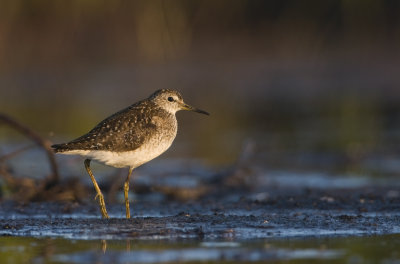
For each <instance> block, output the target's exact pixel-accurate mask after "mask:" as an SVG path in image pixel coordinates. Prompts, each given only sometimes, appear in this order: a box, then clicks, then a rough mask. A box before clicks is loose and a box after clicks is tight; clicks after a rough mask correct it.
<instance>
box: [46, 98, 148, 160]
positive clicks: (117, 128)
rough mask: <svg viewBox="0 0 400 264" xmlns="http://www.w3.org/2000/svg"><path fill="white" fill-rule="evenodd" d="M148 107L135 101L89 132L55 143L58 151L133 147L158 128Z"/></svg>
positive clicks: (133, 148) (128, 148)
mask: <svg viewBox="0 0 400 264" xmlns="http://www.w3.org/2000/svg"><path fill="white" fill-rule="evenodd" d="M145 109H146V108H145V107H144V106H142V105H140V104H139V105H133V106H130V107H128V108H125V109H123V110H122V111H120V112H117V113H115V114H114V115H112V116H110V117H108V118H106V119H105V120H103V121H101V122H100V123H99V124H98V125H97V126H95V127H94V128H93V129H92V130H90V131H89V132H88V133H87V134H85V135H83V136H81V137H79V138H77V139H75V140H72V141H71V142H69V143H65V144H59V145H55V146H54V148H55V149H56V151H57V152H63V151H68V150H112V151H131V150H135V149H137V148H139V147H140V146H141V145H142V144H143V143H144V141H145V139H146V137H149V136H151V135H152V134H153V133H155V132H156V125H154V124H153V123H152V122H151V118H150V117H149V116H148V115H147V113H146V111H144V110H145Z"/></svg>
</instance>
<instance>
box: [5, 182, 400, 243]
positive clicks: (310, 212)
mask: <svg viewBox="0 0 400 264" xmlns="http://www.w3.org/2000/svg"><path fill="white" fill-rule="evenodd" d="M235 197H237V198H238V199H237V200H236V201H232V200H234V198H235ZM96 205H97V204H95V202H94V201H92V200H86V201H85V202H83V203H56V202H41V203H29V204H18V203H16V202H3V203H1V204H0V214H1V219H0V235H2V236H33V237H63V238H74V239H167V240H177V239H178V240H179V239H195V240H214V239H215V240H221V239H222V240H226V239H228V240H237V239H239V240H243V239H245V240H246V239H258V238H276V237H293V236H326V235H327V236H343V235H349V236H351V235H376V234H393V233H400V211H399V208H400V197H399V196H398V193H397V192H396V191H394V190H393V188H391V187H390V188H389V187H378V188H377V187H372V186H370V187H362V188H357V189H347V190H343V189H332V190H313V189H309V188H305V189H302V190H299V189H293V188H278V189H274V190H270V192H268V194H267V193H261V194H258V197H257V195H256V196H251V195H250V194H249V193H242V195H234V196H233V197H229V196H224V195H216V194H215V195H210V196H207V197H203V198H202V199H199V200H197V201H192V202H186V203H184V202H177V201H155V202H152V201H136V202H133V204H132V205H131V208H132V215H133V218H132V219H124V217H125V208H124V206H123V204H122V203H113V204H110V205H109V206H108V210H109V213H110V217H111V218H110V219H101V218H100V214H99V210H98V208H97V206H96Z"/></svg>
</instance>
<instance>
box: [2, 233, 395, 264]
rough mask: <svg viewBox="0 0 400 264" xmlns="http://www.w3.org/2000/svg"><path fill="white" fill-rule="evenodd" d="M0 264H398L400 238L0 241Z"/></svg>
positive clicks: (22, 239)
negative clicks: (265, 263) (262, 263)
mask: <svg viewBox="0 0 400 264" xmlns="http://www.w3.org/2000/svg"><path fill="white" fill-rule="evenodd" d="M0 244H1V245H2V246H1V249H0V258H1V259H2V263H174V262H182V263H189V262H190V263H193V262H206V263H220V262H221V261H224V263H237V262H243V261H246V262H264V261H274V263H288V262H289V263H310V262H324V263H377V262H379V263H398V262H399V261H400V252H399V251H398V249H399V248H400V236H399V235H386V236H368V237H350V238H348V237H347V238H344V237H322V238H292V239H262V240H256V241H229V240H225V241H190V240H189V241H160V240H150V241H142V240H139V241H138V240H73V239H72V240H70V239H59V238H57V239H55V238H26V237H0Z"/></svg>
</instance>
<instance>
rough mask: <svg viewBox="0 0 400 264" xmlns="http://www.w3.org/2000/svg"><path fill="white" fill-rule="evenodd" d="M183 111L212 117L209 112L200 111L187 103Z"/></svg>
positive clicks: (183, 105) (183, 106)
mask: <svg viewBox="0 0 400 264" xmlns="http://www.w3.org/2000/svg"><path fill="white" fill-rule="evenodd" d="M182 110H187V111H192V112H196V113H200V114H204V115H210V114H209V113H208V112H206V111H204V110H201V109H198V108H196V107H193V106H190V105H187V104H185V103H183V104H182Z"/></svg>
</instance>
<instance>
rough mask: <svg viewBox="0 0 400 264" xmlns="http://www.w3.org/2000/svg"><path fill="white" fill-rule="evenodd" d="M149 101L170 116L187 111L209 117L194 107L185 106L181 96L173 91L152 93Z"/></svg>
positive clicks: (166, 90) (163, 90) (164, 90)
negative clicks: (180, 111) (170, 114)
mask: <svg viewBox="0 0 400 264" xmlns="http://www.w3.org/2000/svg"><path fill="white" fill-rule="evenodd" d="M149 99H150V100H151V101H153V102H154V103H156V104H157V105H159V106H160V107H161V108H163V109H165V110H166V111H168V112H170V113H172V114H175V113H176V112H177V111H179V110H187V111H193V112H197V113H200V114H205V115H210V114H209V113H207V112H206V111H204V110H200V109H198V108H196V107H193V106H190V105H188V104H186V103H185V102H184V101H183V98H182V96H181V94H180V93H179V92H177V91H174V90H168V89H162V90H158V91H156V92H154V93H153V94H152V95H151V96H150V98H149Z"/></svg>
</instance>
